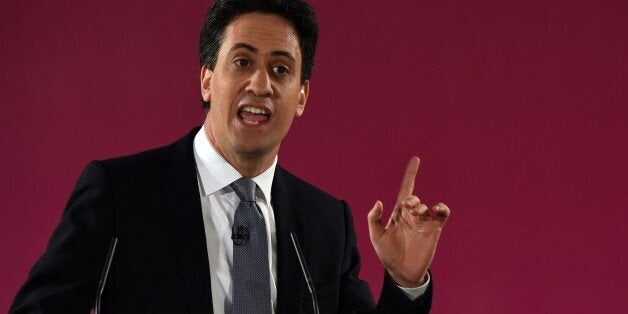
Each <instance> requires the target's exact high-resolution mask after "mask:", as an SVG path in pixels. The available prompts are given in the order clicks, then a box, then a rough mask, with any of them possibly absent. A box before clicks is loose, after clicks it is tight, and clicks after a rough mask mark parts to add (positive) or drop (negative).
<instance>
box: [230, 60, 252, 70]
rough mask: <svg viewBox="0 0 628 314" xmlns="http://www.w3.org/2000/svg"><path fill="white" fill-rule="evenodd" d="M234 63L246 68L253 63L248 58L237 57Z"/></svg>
mask: <svg viewBox="0 0 628 314" xmlns="http://www.w3.org/2000/svg"><path fill="white" fill-rule="evenodd" d="M233 63H234V64H235V65H236V66H237V67H241V68H245V67H248V66H250V65H251V62H250V61H249V60H246V59H237V60H235V61H233Z"/></svg>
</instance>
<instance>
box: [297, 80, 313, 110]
mask: <svg viewBox="0 0 628 314" xmlns="http://www.w3.org/2000/svg"><path fill="white" fill-rule="evenodd" d="M309 94H310V81H309V80H308V81H305V82H304V83H303V84H301V90H300V91H299V102H298V103H297V112H296V116H297V117H300V116H301V115H302V114H303V111H305V103H306V102H307V96H308V95H309Z"/></svg>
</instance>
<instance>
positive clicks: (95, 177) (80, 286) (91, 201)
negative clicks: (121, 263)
mask: <svg viewBox="0 0 628 314" xmlns="http://www.w3.org/2000/svg"><path fill="white" fill-rule="evenodd" d="M113 208H114V202H113V193H112V190H111V183H110V180H109V178H108V175H107V172H106V169H105V167H104V165H103V164H102V163H101V162H98V161H93V162H91V163H89V164H88V165H87V167H86V168H85V170H83V173H82V174H81V176H80V178H79V180H78V182H77V184H76V187H75V188H74V191H73V192H72V194H71V196H70V199H69V200H68V203H67V205H66V207H65V210H64V212H63V215H62V217H61V221H60V222H59V225H58V226H57V227H56V229H55V231H54V232H53V234H52V236H51V237H50V240H49V242H48V246H47V247H46V251H45V252H44V254H43V255H42V256H41V257H40V258H39V260H38V261H37V262H36V263H35V265H34V266H33V268H32V269H31V271H30V273H29V275H28V279H27V280H26V282H25V283H24V285H23V286H22V288H21V289H20V290H19V292H18V293H17V296H16V297H15V299H14V300H13V305H12V306H11V309H10V311H9V312H10V313H89V311H90V309H91V308H92V306H93V304H94V300H95V297H96V289H97V286H98V281H99V279H100V274H101V272H102V269H103V265H104V262H105V257H106V255H107V250H108V247H109V243H110V241H111V237H112V235H113V221H114V217H113V212H114V211H113Z"/></svg>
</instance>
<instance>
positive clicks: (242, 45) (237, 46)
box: [229, 43, 296, 62]
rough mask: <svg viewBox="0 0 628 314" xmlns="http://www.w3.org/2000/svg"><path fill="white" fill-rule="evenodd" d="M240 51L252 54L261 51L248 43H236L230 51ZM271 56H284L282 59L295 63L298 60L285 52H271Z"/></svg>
mask: <svg viewBox="0 0 628 314" xmlns="http://www.w3.org/2000/svg"><path fill="white" fill-rule="evenodd" d="M238 49H245V50H248V51H250V52H253V53H258V52H259V49H257V48H255V47H253V46H251V45H249V44H247V43H236V44H234V45H233V46H232V47H231V49H229V51H230V52H231V51H234V50H238ZM270 55H271V56H282V57H286V58H288V59H290V60H292V61H294V62H296V58H295V57H294V56H293V55H292V54H291V53H289V52H287V51H285V50H274V51H271V52H270Z"/></svg>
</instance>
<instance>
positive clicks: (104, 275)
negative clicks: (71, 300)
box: [94, 237, 118, 314]
mask: <svg viewBox="0 0 628 314" xmlns="http://www.w3.org/2000/svg"><path fill="white" fill-rule="evenodd" d="M117 245H118V238H116V237H113V238H111V244H109V252H107V258H106V260H105V266H104V268H103V270H102V274H101V275H100V282H98V290H97V292H96V304H95V305H94V314H100V300H101V298H102V293H103V291H104V290H105V284H106V283H107V276H108V275H109V269H110V268H111V261H113V255H114V254H115V253H116V246H117Z"/></svg>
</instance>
